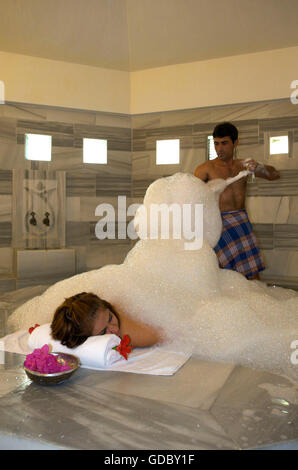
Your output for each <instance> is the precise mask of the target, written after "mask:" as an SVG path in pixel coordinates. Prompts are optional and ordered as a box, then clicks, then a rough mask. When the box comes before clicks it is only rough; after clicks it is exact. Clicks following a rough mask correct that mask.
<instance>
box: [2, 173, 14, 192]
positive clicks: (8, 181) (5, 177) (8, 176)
mask: <svg viewBox="0 0 298 470" xmlns="http://www.w3.org/2000/svg"><path fill="white" fill-rule="evenodd" d="M4 194H7V195H8V194H12V171H11V170H0V195H4Z"/></svg>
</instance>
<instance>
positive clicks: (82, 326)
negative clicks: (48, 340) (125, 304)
mask: <svg viewBox="0 0 298 470" xmlns="http://www.w3.org/2000/svg"><path fill="white" fill-rule="evenodd" d="M105 309H108V310H110V311H111V312H112V313H113V314H114V315H115V316H116V318H117V319H118V322H119V326H120V319H119V316H118V314H117V312H116V311H115V309H114V308H113V307H112V305H111V304H110V303H109V302H107V301H106V300H103V299H101V298H100V297H98V296H97V295H95V294H92V293H87V292H81V293H80V294H76V295H73V296H72V297H68V298H67V299H65V300H64V302H63V304H61V305H60V306H59V307H58V308H57V310H56V311H55V313H54V318H53V321H52V324H51V330H52V337H53V339H55V340H58V341H60V342H61V344H63V345H64V346H67V347H68V348H75V347H76V346H79V345H80V344H83V343H84V342H85V341H86V339H87V338H89V336H91V335H92V330H93V325H94V320H95V318H96V315H97V312H98V310H105Z"/></svg>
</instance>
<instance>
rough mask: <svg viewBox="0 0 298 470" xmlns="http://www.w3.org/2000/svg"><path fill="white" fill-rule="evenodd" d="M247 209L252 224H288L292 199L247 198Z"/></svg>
mask: <svg viewBox="0 0 298 470" xmlns="http://www.w3.org/2000/svg"><path fill="white" fill-rule="evenodd" d="M245 202H246V209H247V213H248V215H249V219H250V221H251V223H255V224H259V223H263V224H286V223H287V221H288V218H289V213H290V198H289V197H287V196H283V197H254V196H251V197H247V198H246V201H245Z"/></svg>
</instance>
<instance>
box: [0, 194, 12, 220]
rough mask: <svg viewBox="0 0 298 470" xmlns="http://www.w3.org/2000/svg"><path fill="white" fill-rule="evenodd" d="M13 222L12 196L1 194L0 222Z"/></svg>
mask: <svg viewBox="0 0 298 470" xmlns="http://www.w3.org/2000/svg"><path fill="white" fill-rule="evenodd" d="M11 221H12V196H11V195H10V194H9V195H7V194H0V222H11Z"/></svg>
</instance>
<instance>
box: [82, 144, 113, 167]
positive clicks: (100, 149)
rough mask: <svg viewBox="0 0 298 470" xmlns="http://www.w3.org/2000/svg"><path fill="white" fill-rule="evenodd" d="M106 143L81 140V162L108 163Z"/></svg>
mask: <svg viewBox="0 0 298 470" xmlns="http://www.w3.org/2000/svg"><path fill="white" fill-rule="evenodd" d="M107 155H108V141H107V140H103V139H83V162H84V163H99V164H106V163H107V162H108V157H107Z"/></svg>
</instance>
